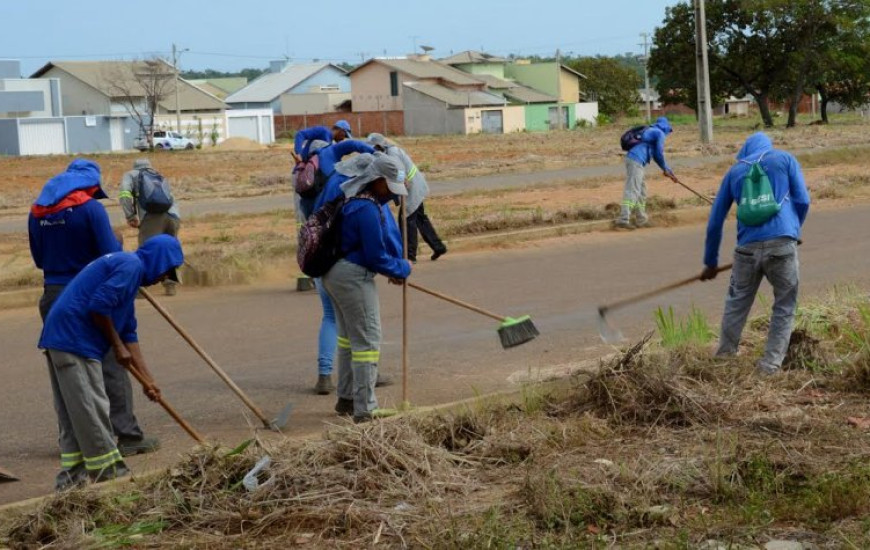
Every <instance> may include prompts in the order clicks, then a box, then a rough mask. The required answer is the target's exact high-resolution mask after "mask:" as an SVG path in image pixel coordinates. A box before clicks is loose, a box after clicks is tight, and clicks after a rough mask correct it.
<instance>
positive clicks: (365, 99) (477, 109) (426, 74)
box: [349, 55, 525, 135]
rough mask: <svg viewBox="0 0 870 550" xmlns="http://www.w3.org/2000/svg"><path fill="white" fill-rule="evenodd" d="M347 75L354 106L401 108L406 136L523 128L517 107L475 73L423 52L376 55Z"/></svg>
mask: <svg viewBox="0 0 870 550" xmlns="http://www.w3.org/2000/svg"><path fill="white" fill-rule="evenodd" d="M349 74H350V79H351V89H352V92H351V94H352V96H353V101H352V103H353V110H354V111H355V112H371V111H383V112H395V111H401V112H402V113H403V115H404V129H405V134H408V135H421V134H469V133H476V132H491V133H502V132H515V131H521V130H523V129H524V128H525V118H524V115H523V111H522V108H521V107H520V108H516V107H513V106H511V105H510V104H509V102H508V100H507V99H506V98H505V97H504V96H502V95H499V94H496V93H493V92H491V91H489V90H488V89H487V86H486V83H485V82H483V81H482V80H480V79H479V78H475V77H474V76H473V75H470V74H468V73H465V72H463V71H460V70H458V69H455V68H453V67H450V66H448V65H445V64H443V63H439V62H438V61H434V60H432V59H431V58H430V57H429V56H427V55H415V56H409V57H401V58H375V59H371V60H369V61H367V62H366V63H363V64H362V65H360V66H359V67H356V68H355V69H353V70H352V71H351V72H350V73H349Z"/></svg>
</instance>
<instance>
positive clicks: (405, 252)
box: [402, 197, 408, 404]
mask: <svg viewBox="0 0 870 550" xmlns="http://www.w3.org/2000/svg"><path fill="white" fill-rule="evenodd" d="M407 206H408V201H407V200H405V197H402V258H404V260H405V261H408V209H407ZM405 403H408V279H405V280H404V281H402V404H405Z"/></svg>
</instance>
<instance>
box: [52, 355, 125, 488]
mask: <svg viewBox="0 0 870 550" xmlns="http://www.w3.org/2000/svg"><path fill="white" fill-rule="evenodd" d="M46 355H47V357H48V372H49V376H50V377H51V390H52V393H53V395H54V410H55V412H56V413H57V423H58V428H59V434H60V435H59V437H58V443H59V444H60V453H61V455H60V461H61V469H62V470H64V471H67V472H72V471H75V470H78V469H81V468H82V466H84V469H85V471H87V472H88V474H90V475H91V476H97V475H98V474H99V473H100V472H102V471H103V470H107V469H111V468H113V467H115V466H116V465H123V460H122V459H121V453H119V452H118V448H117V447H116V446H115V438H114V437H113V435H112V423H111V422H110V420H109V398H108V397H107V396H106V390H105V388H104V386H103V373H102V368H101V366H100V362H99V361H98V360H96V359H88V358H85V357H81V356H79V355H75V354H72V353H67V352H63V351H59V350H54V349H49V350H47V353H46Z"/></svg>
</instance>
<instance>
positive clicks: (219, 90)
mask: <svg viewBox="0 0 870 550" xmlns="http://www.w3.org/2000/svg"><path fill="white" fill-rule="evenodd" d="M187 81H188V82H190V83H191V84H193V85H194V86H196V87H197V88H199V89H201V90H204V91H206V92H208V93H210V94H211V95H213V96H215V97H216V98H218V99H221V100H225V99H226V98H227V96H229V95H230V94H233V93H235V92H238V91H239V90H241V89H242V88H244V87H245V86H247V85H248V79H247V78H245V77H243V76H229V77H219V78H196V79H188V80H187Z"/></svg>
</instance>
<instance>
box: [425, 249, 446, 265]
mask: <svg viewBox="0 0 870 550" xmlns="http://www.w3.org/2000/svg"><path fill="white" fill-rule="evenodd" d="M445 254H447V247H446V246H445V247H444V248H439V249H438V250H436V251H435V252H433V253H432V256H430V257H429V259H430V260H432V261H433V262H434V261H435V260H437V259H438V258H440V257H441V256H443V255H445Z"/></svg>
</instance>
